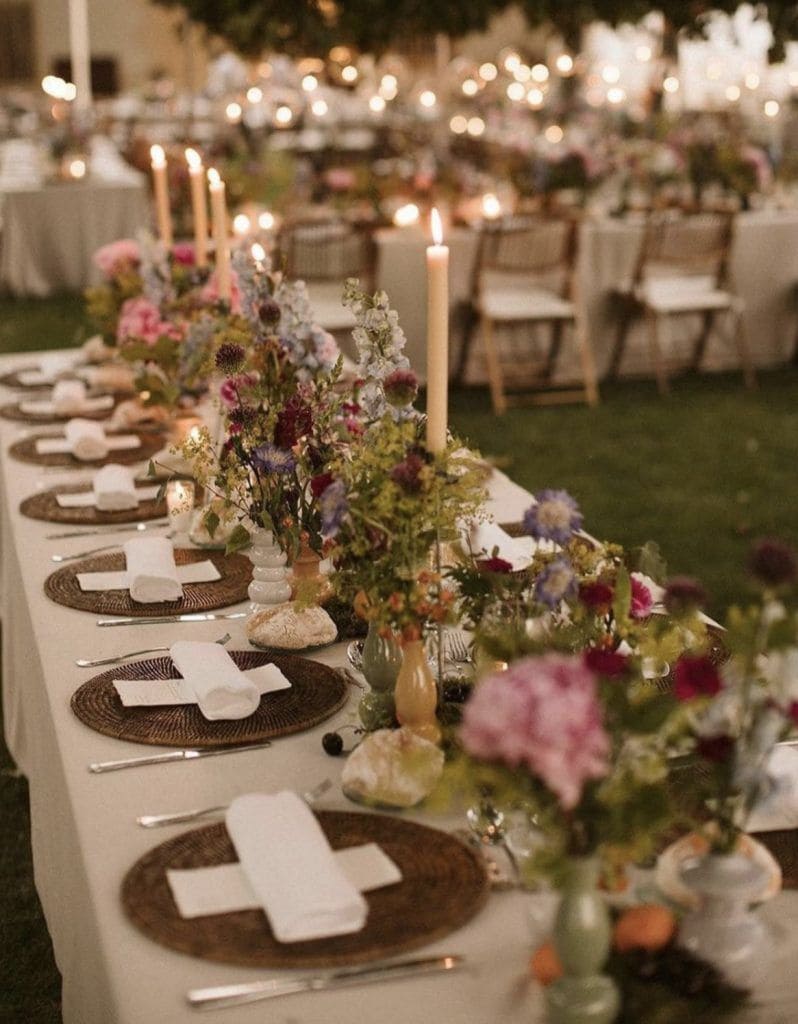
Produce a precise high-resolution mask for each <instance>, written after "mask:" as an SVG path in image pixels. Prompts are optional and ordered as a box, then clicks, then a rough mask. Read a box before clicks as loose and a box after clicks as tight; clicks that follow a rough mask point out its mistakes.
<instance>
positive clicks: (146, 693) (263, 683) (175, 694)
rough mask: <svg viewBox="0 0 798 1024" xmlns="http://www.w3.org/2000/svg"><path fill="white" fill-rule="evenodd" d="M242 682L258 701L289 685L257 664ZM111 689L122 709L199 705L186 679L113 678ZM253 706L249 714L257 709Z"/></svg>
mask: <svg viewBox="0 0 798 1024" xmlns="http://www.w3.org/2000/svg"><path fill="white" fill-rule="evenodd" d="M243 676H244V679H245V680H247V682H248V683H250V684H251V685H252V686H254V687H256V689H257V691H258V704H259V703H260V698H261V697H262V696H263V695H264V694H266V693H277V691H278V690H288V689H290V688H291V684H290V683H289V681H288V680H287V679H286V678H285V676H284V675H283V673H282V672H281V671H280V669H279V668H278V667H277V666H276V665H261V666H260V667H259V668H251V669H249V670H248V671H247V672H244V673H243ZM114 689H115V690H116V692H117V693H118V694H119V699H120V700H121V701H122V706H123V707H126V708H140V707H147V708H156V707H167V706H169V705H175V704H180V705H184V704H199V709H200V711H202V713H203V714H204V715H205V711H204V710H203V705H202V703H201V702H200V701H198V699H197V693H196V692H195V689H194V687H193V686H192V685H191V683H190V682H189V680H187V679H115V680H114ZM257 706H258V705H257V704H256V705H255V708H253V711H254V710H255V709H256V708H257ZM205 717H206V718H213V717H216V718H221V717H224V718H227V717H229V718H243V717H244V716H243V715H229V716H228V715H224V716H221V715H215V716H213V715H205Z"/></svg>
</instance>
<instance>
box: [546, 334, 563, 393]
mask: <svg viewBox="0 0 798 1024" xmlns="http://www.w3.org/2000/svg"><path fill="white" fill-rule="evenodd" d="M562 329H563V321H562V320H552V322H551V341H550V343H549V352H548V355H547V356H546V365H545V367H544V370H543V379H544V380H545V381H546V383H547V384H550V383H551V381H552V378H553V377H554V371H555V369H556V367H557V360H558V358H559V356H560V349H561V348H562Z"/></svg>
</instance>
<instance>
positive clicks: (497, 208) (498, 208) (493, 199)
mask: <svg viewBox="0 0 798 1024" xmlns="http://www.w3.org/2000/svg"><path fill="white" fill-rule="evenodd" d="M501 212H502V204H501V203H500V202H499V200H498V197H497V196H495V195H494V194H493V193H492V192H486V193H485V195H484V196H483V197H482V213H483V214H484V215H485V217H487V218H488V219H489V220H494V219H495V218H496V217H498V216H499V215H500V214H501Z"/></svg>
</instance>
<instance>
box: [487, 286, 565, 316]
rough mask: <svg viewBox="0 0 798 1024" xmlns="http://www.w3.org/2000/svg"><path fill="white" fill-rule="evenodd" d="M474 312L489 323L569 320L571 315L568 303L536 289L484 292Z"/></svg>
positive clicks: (488, 289) (489, 290)
mask: <svg viewBox="0 0 798 1024" xmlns="http://www.w3.org/2000/svg"><path fill="white" fill-rule="evenodd" d="M477 308H478V309H479V311H480V313H482V315H483V316H486V317H488V318H489V319H490V320H571V319H573V317H574V314H575V308H574V305H573V303H572V302H567V301H566V300H565V299H561V298H560V297H559V295H555V294H554V293H553V292H547V291H544V290H542V289H536V288H530V289H527V290H521V289H520V288H500V287H497V288H486V289H485V290H484V291H483V292H482V295H481V296H480V297H479V299H478V301H477Z"/></svg>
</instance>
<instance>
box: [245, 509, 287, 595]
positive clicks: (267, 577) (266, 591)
mask: <svg viewBox="0 0 798 1024" xmlns="http://www.w3.org/2000/svg"><path fill="white" fill-rule="evenodd" d="M248 554H249V560H250V562H252V566H253V569H252V582H251V583H250V585H249V590H248V591H247V593H248V594H249V599H250V601H251V602H252V605H251V608H250V610H251V611H253V612H255V611H258V609H259V608H262V607H264V606H269V605H275V604H282V603H283V602H284V601H288V600H290V598H291V586H290V584H289V582H288V573H287V572H286V568H285V563H286V556H285V554H284V553H283V552H282V551H281V550H280V547H279V545H278V544H277V543H276V542H275V540H274V535H273V534H272V531H271V530H264V529H262V528H260V527H257V528H256V529H254V530H253V531H252V547H251V548H250V549H249V551H248Z"/></svg>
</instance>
